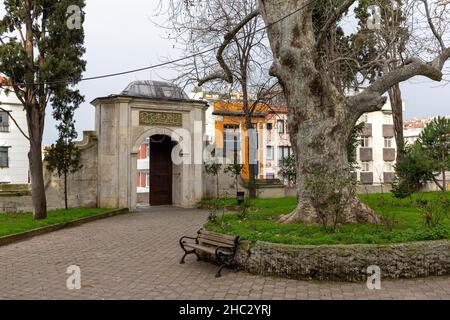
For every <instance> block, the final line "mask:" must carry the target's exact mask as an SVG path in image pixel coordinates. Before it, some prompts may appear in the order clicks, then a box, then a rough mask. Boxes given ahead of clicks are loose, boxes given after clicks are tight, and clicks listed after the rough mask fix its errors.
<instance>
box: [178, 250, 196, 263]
mask: <svg viewBox="0 0 450 320" xmlns="http://www.w3.org/2000/svg"><path fill="white" fill-rule="evenodd" d="M193 253H195V254H197V253H196V252H195V250H192V251H185V253H184V255H183V258H181V260H180V264H184V259H185V258H186V256H187V255H189V254H193Z"/></svg>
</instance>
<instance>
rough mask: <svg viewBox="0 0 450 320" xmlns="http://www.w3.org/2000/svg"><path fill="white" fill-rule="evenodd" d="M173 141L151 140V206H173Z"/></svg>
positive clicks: (162, 137) (163, 138) (167, 138)
mask: <svg viewBox="0 0 450 320" xmlns="http://www.w3.org/2000/svg"><path fill="white" fill-rule="evenodd" d="M171 154H172V141H171V139H170V137H168V136H163V135H155V136H152V137H151V138H150V205H152V206H162V205H171V204H172V158H171Z"/></svg>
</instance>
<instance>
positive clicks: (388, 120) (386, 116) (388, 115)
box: [383, 113, 394, 124]
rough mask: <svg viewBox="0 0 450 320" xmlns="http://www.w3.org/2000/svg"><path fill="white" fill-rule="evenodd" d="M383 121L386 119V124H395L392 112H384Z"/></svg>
mask: <svg viewBox="0 0 450 320" xmlns="http://www.w3.org/2000/svg"><path fill="white" fill-rule="evenodd" d="M383 121H384V124H393V123H394V119H393V118H392V114H391V113H384V114H383Z"/></svg>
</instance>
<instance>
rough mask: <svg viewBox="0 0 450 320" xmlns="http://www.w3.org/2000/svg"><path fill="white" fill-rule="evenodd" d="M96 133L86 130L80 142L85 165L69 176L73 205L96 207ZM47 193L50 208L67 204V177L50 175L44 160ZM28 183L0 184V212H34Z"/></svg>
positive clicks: (58, 207)
mask: <svg viewBox="0 0 450 320" xmlns="http://www.w3.org/2000/svg"><path fill="white" fill-rule="evenodd" d="M97 143H98V141H97V137H96V136H95V133H94V132H91V131H85V132H84V136H83V140H82V141H80V142H77V143H76V144H77V146H78V148H79V149H80V151H81V163H82V164H83V168H81V170H80V171H78V172H76V173H75V174H70V175H69V176H68V179H67V190H68V203H69V207H72V208H83V207H85V208H95V207H97V204H98V201H97ZM44 181H45V182H44V183H45V194H46V196H47V208H48V209H49V210H53V209H61V208H64V180H63V178H60V177H58V176H57V175H55V174H53V175H51V174H50V173H49V172H47V170H46V169H45V164H44ZM31 211H32V201H31V188H30V186H29V185H2V186H1V187H0V213H21V212H31Z"/></svg>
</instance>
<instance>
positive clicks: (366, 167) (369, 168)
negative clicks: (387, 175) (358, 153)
mask: <svg viewBox="0 0 450 320" xmlns="http://www.w3.org/2000/svg"><path fill="white" fill-rule="evenodd" d="M361 171H362V172H371V171H372V165H371V163H370V162H369V161H363V162H361Z"/></svg>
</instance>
